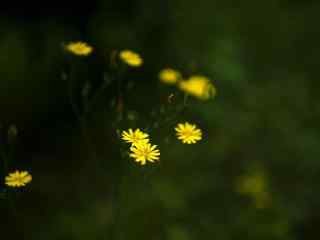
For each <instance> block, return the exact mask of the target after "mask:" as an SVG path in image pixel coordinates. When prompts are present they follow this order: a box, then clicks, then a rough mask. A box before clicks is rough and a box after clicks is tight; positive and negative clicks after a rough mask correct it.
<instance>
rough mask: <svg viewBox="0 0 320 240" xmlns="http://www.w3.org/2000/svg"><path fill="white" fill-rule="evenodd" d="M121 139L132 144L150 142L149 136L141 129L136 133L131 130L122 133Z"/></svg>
mask: <svg viewBox="0 0 320 240" xmlns="http://www.w3.org/2000/svg"><path fill="white" fill-rule="evenodd" d="M121 137H122V140H124V141H126V142H128V143H132V144H137V143H139V142H140V141H142V140H145V141H147V142H149V139H148V137H149V135H148V134H147V133H144V132H142V131H141V130H140V129H139V128H137V129H136V130H134V131H133V130H132V129H131V128H130V129H129V130H128V131H122V134H121Z"/></svg>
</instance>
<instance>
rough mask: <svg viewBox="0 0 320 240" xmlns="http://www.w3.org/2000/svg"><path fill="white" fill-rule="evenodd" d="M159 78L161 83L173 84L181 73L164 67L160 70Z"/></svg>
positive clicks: (179, 77)
mask: <svg viewBox="0 0 320 240" xmlns="http://www.w3.org/2000/svg"><path fill="white" fill-rule="evenodd" d="M159 79H160V81H161V82H163V83H167V84H175V83H177V82H178V81H179V80H180V79H181V73H180V72H178V71H177V70H174V69H172V68H165V69H163V70H161V71H160V73H159Z"/></svg>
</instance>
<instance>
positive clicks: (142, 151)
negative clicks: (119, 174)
mask: <svg viewBox="0 0 320 240" xmlns="http://www.w3.org/2000/svg"><path fill="white" fill-rule="evenodd" d="M130 150H131V153H130V157H133V158H134V159H135V161H136V162H138V163H140V164H141V165H145V164H146V162H147V161H149V162H155V161H159V158H160V157H159V156H160V151H159V150H158V149H157V145H151V144H150V143H148V142H146V141H140V142H138V143H136V144H134V145H132V146H131V147H130Z"/></svg>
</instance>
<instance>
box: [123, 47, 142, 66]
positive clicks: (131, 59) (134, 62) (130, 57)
mask: <svg viewBox="0 0 320 240" xmlns="http://www.w3.org/2000/svg"><path fill="white" fill-rule="evenodd" d="M119 56H120V59H121V60H122V61H124V62H125V63H126V64H128V65H129V66H131V67H140V66H141V65H142V63H143V60H142V58H141V56H140V55H139V54H138V53H135V52H133V51H131V50H122V51H121V52H120V55H119Z"/></svg>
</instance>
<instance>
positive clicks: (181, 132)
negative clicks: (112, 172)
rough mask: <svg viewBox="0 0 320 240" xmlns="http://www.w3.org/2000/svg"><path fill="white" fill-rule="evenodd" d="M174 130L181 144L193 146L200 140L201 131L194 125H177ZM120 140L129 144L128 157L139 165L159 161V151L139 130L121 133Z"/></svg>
mask: <svg viewBox="0 0 320 240" xmlns="http://www.w3.org/2000/svg"><path fill="white" fill-rule="evenodd" d="M175 130H176V135H177V138H178V139H179V140H181V141H182V143H185V144H194V143H196V142H197V141H199V140H201V139H202V131H201V130H200V129H198V128H197V126H196V125H195V124H190V123H188V122H185V123H179V124H178V125H177V126H176V127H175ZM121 138H122V140H124V141H125V142H127V143H130V144H131V146H130V151H131V152H130V154H129V156H130V157H132V158H134V159H135V161H136V162H138V163H140V164H141V165H145V164H146V163H147V161H149V162H155V161H158V160H159V156H160V151H159V150H158V149H157V145H152V144H151V143H150V138H149V135H148V134H147V133H145V132H143V131H141V130H140V129H139V128H137V129H135V130H132V129H131V128H130V129H128V131H122V134H121Z"/></svg>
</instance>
